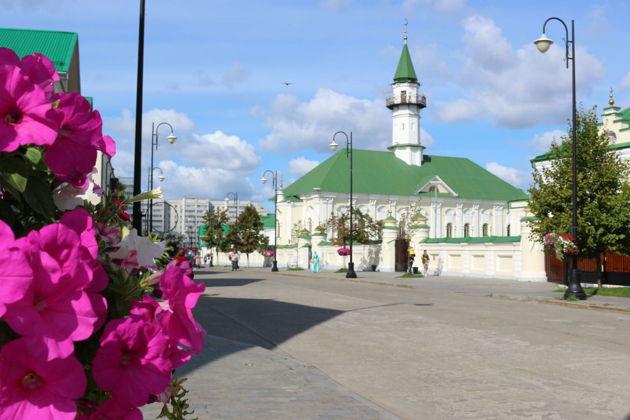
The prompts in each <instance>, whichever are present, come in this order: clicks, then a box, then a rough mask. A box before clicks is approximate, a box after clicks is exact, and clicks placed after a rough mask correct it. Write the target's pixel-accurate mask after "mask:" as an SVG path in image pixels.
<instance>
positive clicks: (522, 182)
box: [486, 162, 531, 188]
mask: <svg viewBox="0 0 630 420" xmlns="http://www.w3.org/2000/svg"><path fill="white" fill-rule="evenodd" d="M486 169H487V170H488V171H490V172H492V173H493V174H495V175H496V176H498V177H499V178H501V179H502V180H504V181H506V182H508V183H510V184H512V185H514V186H516V187H520V188H527V187H528V186H529V184H530V182H531V174H529V173H527V172H522V171H519V170H517V169H514V168H509V167H507V166H503V165H500V164H498V163H496V162H490V163H488V164H487V165H486Z"/></svg>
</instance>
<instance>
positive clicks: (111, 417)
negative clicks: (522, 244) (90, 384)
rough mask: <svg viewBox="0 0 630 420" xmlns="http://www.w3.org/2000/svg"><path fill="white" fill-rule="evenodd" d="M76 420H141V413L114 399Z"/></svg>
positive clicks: (135, 408)
mask: <svg viewBox="0 0 630 420" xmlns="http://www.w3.org/2000/svg"><path fill="white" fill-rule="evenodd" d="M77 420H142V412H141V411H140V410H138V408H137V407H130V406H128V405H125V404H123V403H121V402H120V401H116V400H114V399H110V400H107V401H105V402H103V403H101V404H100V405H99V406H98V407H97V408H96V410H95V411H93V412H90V413H88V414H85V415H82V416H79V417H78V418H77Z"/></svg>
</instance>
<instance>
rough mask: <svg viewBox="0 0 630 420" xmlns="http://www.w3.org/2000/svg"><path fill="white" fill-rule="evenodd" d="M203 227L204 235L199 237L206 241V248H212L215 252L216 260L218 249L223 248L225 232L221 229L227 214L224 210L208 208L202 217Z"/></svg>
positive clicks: (225, 221)
mask: <svg viewBox="0 0 630 420" xmlns="http://www.w3.org/2000/svg"><path fill="white" fill-rule="evenodd" d="M203 219H204V227H203V229H205V235H204V236H203V237H202V238H201V240H202V241H204V242H206V243H207V244H208V245H207V248H208V249H212V248H214V250H215V252H216V254H217V261H218V260H219V255H218V254H219V251H220V250H221V251H222V250H223V249H222V247H223V246H224V244H225V242H226V238H225V234H224V231H223V226H225V225H226V224H227V222H228V216H227V211H226V210H219V211H215V210H210V211H208V212H207V213H206V214H205V215H204V217H203Z"/></svg>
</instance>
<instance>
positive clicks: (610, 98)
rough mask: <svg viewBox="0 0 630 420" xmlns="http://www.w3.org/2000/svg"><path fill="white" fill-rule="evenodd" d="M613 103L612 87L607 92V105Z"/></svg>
mask: <svg viewBox="0 0 630 420" xmlns="http://www.w3.org/2000/svg"><path fill="white" fill-rule="evenodd" d="M614 104H615V98H614V97H613V88H612V87H611V88H610V93H609V94H608V105H610V106H613V105H614Z"/></svg>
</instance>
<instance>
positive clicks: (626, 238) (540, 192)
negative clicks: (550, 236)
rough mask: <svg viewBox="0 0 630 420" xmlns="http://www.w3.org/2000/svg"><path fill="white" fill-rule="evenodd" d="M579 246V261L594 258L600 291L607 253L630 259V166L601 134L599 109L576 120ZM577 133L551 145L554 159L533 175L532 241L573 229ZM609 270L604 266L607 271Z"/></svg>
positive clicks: (580, 114) (605, 135)
mask: <svg viewBox="0 0 630 420" xmlns="http://www.w3.org/2000/svg"><path fill="white" fill-rule="evenodd" d="M576 122H577V127H576V130H577V131H576V136H577V160H576V163H577V182H578V184H577V185H578V189H577V193H578V194H577V209H578V212H577V247H578V249H579V254H578V258H579V259H584V258H595V259H596V261H597V277H598V283H599V285H600V286H601V265H602V264H601V263H602V261H604V263H605V260H603V259H602V257H603V255H604V253H605V252H606V251H611V252H616V253H621V254H628V253H629V251H628V247H629V245H630V206H629V205H628V203H629V202H630V184H629V181H628V177H629V176H630V166H629V164H628V163H627V162H626V161H624V160H622V159H621V158H620V157H619V155H617V153H615V151H614V150H611V149H610V142H609V140H608V133H606V132H603V133H601V134H599V132H598V126H597V115H596V114H595V108H593V109H591V110H589V111H588V112H579V113H578V116H577V121H576ZM571 138H572V133H571V127H569V133H568V135H567V136H566V137H563V138H562V142H561V144H557V143H555V142H554V143H553V144H552V145H551V150H550V153H549V154H550V155H551V156H553V157H554V159H553V160H552V161H551V162H550V166H549V167H546V168H543V169H542V170H541V171H540V172H537V171H534V173H533V177H534V185H533V186H532V187H531V189H530V190H529V193H530V195H531V199H530V208H531V211H532V213H533V215H534V216H535V217H536V220H534V221H532V222H531V228H532V236H533V237H534V239H535V240H537V241H538V242H541V243H544V242H543V237H544V236H545V234H546V233H549V232H553V233H568V232H569V231H570V227H571V215H572V206H571V191H572V189H571V187H572V171H571V168H572V141H571ZM604 271H605V266H604Z"/></svg>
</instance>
